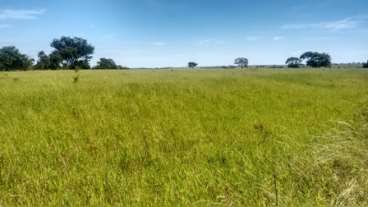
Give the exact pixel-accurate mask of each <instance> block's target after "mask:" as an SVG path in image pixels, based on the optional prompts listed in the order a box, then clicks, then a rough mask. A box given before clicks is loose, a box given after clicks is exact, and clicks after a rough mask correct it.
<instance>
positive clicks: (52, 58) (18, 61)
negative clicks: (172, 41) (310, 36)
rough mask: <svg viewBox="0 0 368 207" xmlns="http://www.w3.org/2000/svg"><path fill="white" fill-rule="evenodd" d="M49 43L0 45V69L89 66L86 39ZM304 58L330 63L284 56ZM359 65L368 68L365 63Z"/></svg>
mask: <svg viewBox="0 0 368 207" xmlns="http://www.w3.org/2000/svg"><path fill="white" fill-rule="evenodd" d="M50 46H51V47H52V48H53V51H52V52H51V53H50V54H46V53H45V52H44V51H40V52H39V53H38V60H37V61H36V63H35V60H34V59H32V58H30V57H28V56H27V55H25V54H22V53H21V52H20V51H19V50H18V49H17V48H16V47H14V46H7V47H3V48H0V71H9V70H26V69H36V70H46V69H47V70H57V69H91V66H90V60H91V59H92V54H93V53H94V50H95V48H94V47H93V46H92V45H91V44H89V43H88V42H87V40H85V39H83V38H79V37H64V36H63V37H61V38H60V39H54V40H53V41H52V42H51V44H50ZM303 62H305V64H306V66H309V67H313V68H317V67H330V66H331V57H330V55H329V54H327V53H319V52H306V53H304V54H302V55H301V56H300V57H290V58H288V59H287V60H286V63H285V64H286V65H287V66H288V67H290V68H299V67H302V66H303V65H304V64H303ZM248 63H249V61H248V59H247V58H244V57H239V58H236V59H235V61H234V64H235V65H238V66H239V67H240V68H245V67H248ZM197 66H198V63H196V62H189V63H188V67H189V68H195V67H197ZM363 67H365V68H368V61H367V63H364V64H363ZM92 69H128V68H127V67H123V66H121V65H118V64H116V63H115V61H114V60H113V59H111V58H100V59H99V61H98V62H97V65H96V66H94V67H93V68H92Z"/></svg>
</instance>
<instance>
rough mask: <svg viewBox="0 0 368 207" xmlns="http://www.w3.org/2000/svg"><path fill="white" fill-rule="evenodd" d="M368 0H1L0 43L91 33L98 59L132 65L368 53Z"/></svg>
mask: <svg viewBox="0 0 368 207" xmlns="http://www.w3.org/2000/svg"><path fill="white" fill-rule="evenodd" d="M367 8H368V1H367V0H257V1H255V0H58V1H57V0H48V1H44V0H0V47H2V46H8V45H15V46H16V47H18V48H19V49H20V50H21V51H22V52H24V53H26V54H28V55H29V56H32V57H36V55H37V52H38V51H40V50H45V51H47V52H50V51H51V50H52V48H50V46H49V44H50V42H51V41H52V39H54V38H58V37H60V36H62V35H65V36H78V37H83V38H86V39H87V40H88V41H89V42H90V43H91V44H93V45H94V46H95V48H96V50H95V54H94V62H95V61H96V59H97V58H100V57H109V58H113V59H115V60H116V62H117V63H119V64H122V65H126V66H130V67H164V66H184V65H186V64H187V62H188V61H196V62H198V63H199V64H200V65H231V64H233V61H234V59H235V58H236V57H240V56H243V57H247V58H249V61H250V64H283V63H284V62H285V59H286V58H287V57H289V56H299V55H300V54H301V53H302V52H304V51H309V50H313V51H320V52H328V53H330V54H331V56H332V58H333V62H337V63H340V62H363V61H366V60H367V59H368V12H367Z"/></svg>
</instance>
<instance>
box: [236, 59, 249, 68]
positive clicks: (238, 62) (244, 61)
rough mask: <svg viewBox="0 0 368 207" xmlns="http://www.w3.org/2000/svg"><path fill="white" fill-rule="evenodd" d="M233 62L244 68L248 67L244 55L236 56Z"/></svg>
mask: <svg viewBox="0 0 368 207" xmlns="http://www.w3.org/2000/svg"><path fill="white" fill-rule="evenodd" d="M234 64H235V65H238V66H239V67H241V68H246V67H248V59H247V58H244V57H240V58H236V59H235V61H234Z"/></svg>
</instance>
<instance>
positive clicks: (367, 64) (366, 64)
mask: <svg viewBox="0 0 368 207" xmlns="http://www.w3.org/2000/svg"><path fill="white" fill-rule="evenodd" d="M363 68H368V60H367V62H366V63H363Z"/></svg>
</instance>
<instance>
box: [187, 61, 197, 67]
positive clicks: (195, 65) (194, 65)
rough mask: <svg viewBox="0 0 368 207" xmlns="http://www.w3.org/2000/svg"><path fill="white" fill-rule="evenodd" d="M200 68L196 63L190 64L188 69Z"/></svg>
mask: <svg viewBox="0 0 368 207" xmlns="http://www.w3.org/2000/svg"><path fill="white" fill-rule="evenodd" d="M197 66H198V63H196V62H189V63H188V67H189V68H195V67H197Z"/></svg>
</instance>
